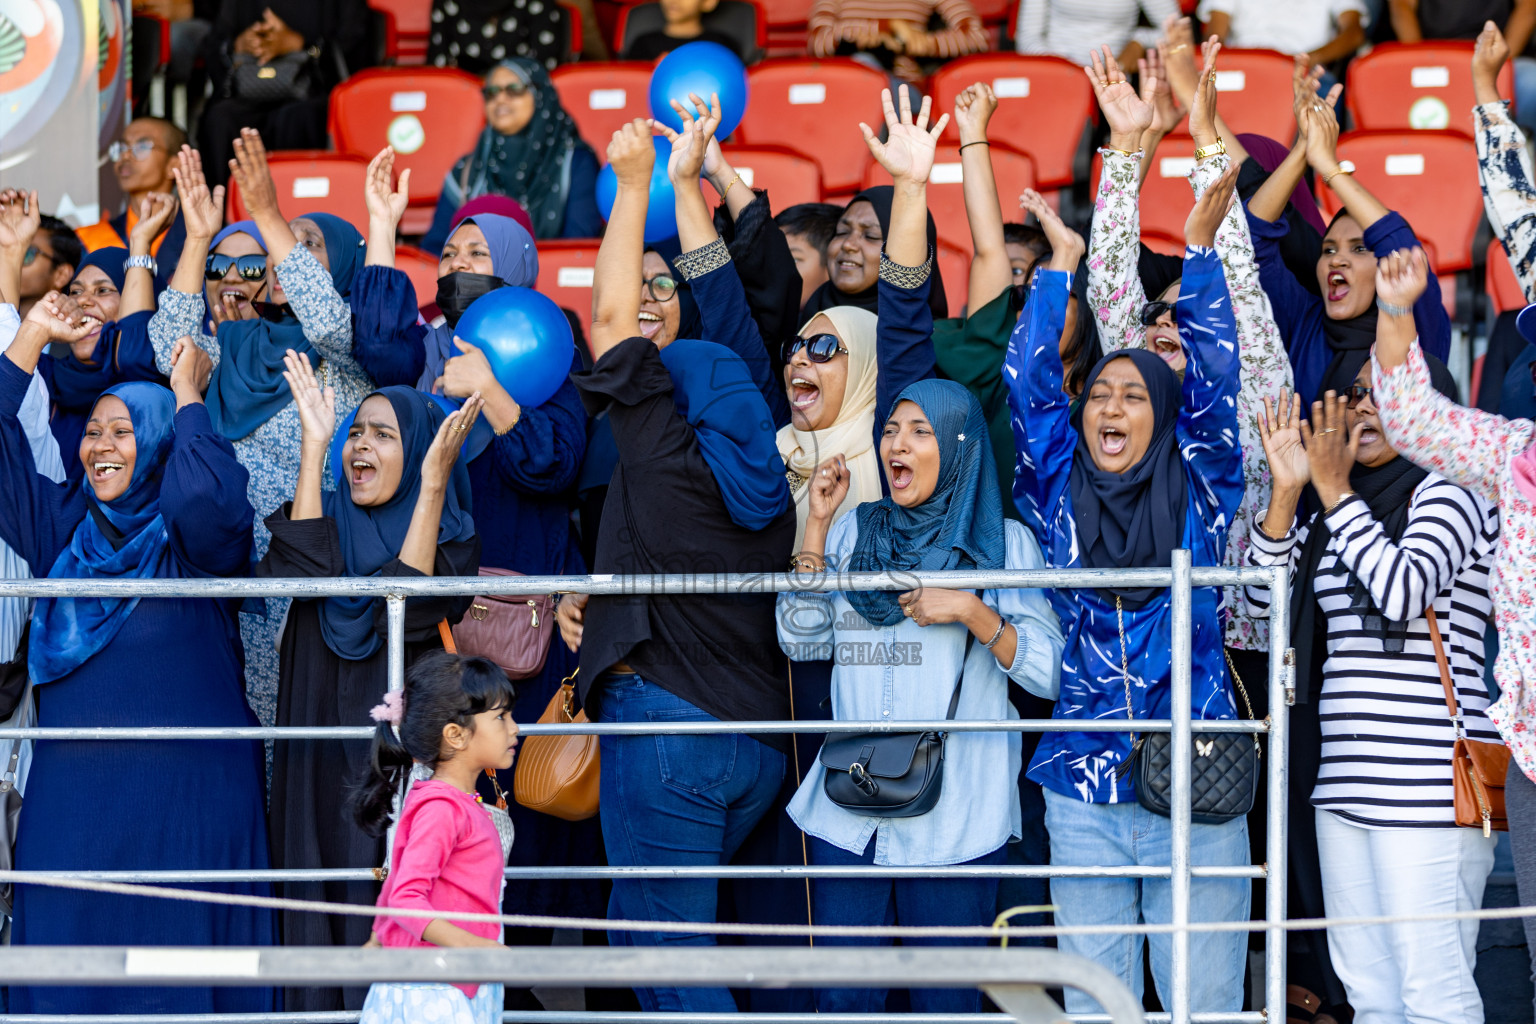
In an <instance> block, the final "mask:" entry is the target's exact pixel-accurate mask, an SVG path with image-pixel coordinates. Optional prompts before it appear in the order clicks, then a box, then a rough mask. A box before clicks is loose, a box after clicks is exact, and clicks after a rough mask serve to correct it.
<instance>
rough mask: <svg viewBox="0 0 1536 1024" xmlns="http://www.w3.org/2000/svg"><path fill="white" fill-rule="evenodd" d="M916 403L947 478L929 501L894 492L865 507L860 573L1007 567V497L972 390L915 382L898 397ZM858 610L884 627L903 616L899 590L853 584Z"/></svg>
mask: <svg viewBox="0 0 1536 1024" xmlns="http://www.w3.org/2000/svg"><path fill="white" fill-rule="evenodd" d="M902 402H913V403H915V404H916V405H917V406H918V408H920V409H922V410H923V415H924V416H926V417H927V418H928V422H929V423H931V424H932V425H933V431H934V435H935V437H936V438H937V439H938V442H939V481H938V483H937V484H936V485H935V486H934V489H933V494H931V495H930V496H929V497H928V500H927V501H925V502H923V503H922V504H921V505H918V506H916V507H915V508H903V507H902V506H900V505H898V504H896V502H894V501H892V500H891V498H890V497H889V496H887V497H884V498H881V499H880V500H879V501H866V502H864V503H863V504H862V505H860V506H858V509H857V512H856V514H857V515H858V517H859V519H858V523H859V537H858V541H857V542H856V543H855V545H854V549H853V554H852V556H851V557H850V559H849V562H848V568H849V570H850V571H853V572H930V571H935V570H940V569H1001V568H1002V567H1003V565H1004V562H1005V561H1006V559H1007V539H1006V534H1005V533H1004V526H1003V502H1002V498H1001V496H1000V495H999V494H998V490H997V471H996V469H995V468H994V466H993V464H992V455H991V441H990V440H989V437H988V434H987V420H986V416H985V415H984V414H983V413H982V411H981V405H980V404H978V403H977V401H976V399H975V397H974V396H972V394H971V393H970V392H969V391H968V390H966V389H965V388H964V387H963V386H961V385H959V384H956V383H955V382H954V381H950V380H937V379H933V380H922V381H918V382H917V383H916V384H911V385H908V386H907V387H906V388H905V389H904V390H903V391H902V392H901V394H899V395H897V396H896V400H895V401H894V402H892V403H891V408H890V410H889V412H888V413H887V418H889V416H890V415H893V414H894V413H895V411H896V406H898V405H900V404H901V403H902ZM845 596H846V597H847V598H848V603H849V604H851V605H853V608H854V610H855V611H857V612H858V613H859V614H860V615H862V616H864V618H866V619H868V620H869V621H870V622H871V623H873V624H874V625H876V626H893V625H895V624H896V623H898V622H900V621H901V619H902V611H901V605H900V604H899V603H898V602H897V600H896V597H897V595H896V593H895V592H894V591H885V590H850V591H847V592H846V593H845Z"/></svg>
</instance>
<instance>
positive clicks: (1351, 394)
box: [1344, 384, 1376, 409]
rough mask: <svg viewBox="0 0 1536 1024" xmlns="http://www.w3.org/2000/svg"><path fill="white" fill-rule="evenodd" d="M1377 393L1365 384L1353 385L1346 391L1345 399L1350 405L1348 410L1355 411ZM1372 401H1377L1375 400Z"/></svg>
mask: <svg viewBox="0 0 1536 1024" xmlns="http://www.w3.org/2000/svg"><path fill="white" fill-rule="evenodd" d="M1375 393H1376V389H1375V388H1368V387H1366V386H1365V385H1364V384H1351V385H1350V386H1349V387H1347V388H1345V389H1344V399H1345V401H1346V402H1347V403H1348V408H1350V409H1353V408H1354V407H1355V406H1357V405H1359V404H1360V403H1361V402H1363V401H1365V400H1366V399H1367V398H1370V397H1371V396H1372V395H1374V394H1375ZM1371 400H1372V401H1375V399H1371Z"/></svg>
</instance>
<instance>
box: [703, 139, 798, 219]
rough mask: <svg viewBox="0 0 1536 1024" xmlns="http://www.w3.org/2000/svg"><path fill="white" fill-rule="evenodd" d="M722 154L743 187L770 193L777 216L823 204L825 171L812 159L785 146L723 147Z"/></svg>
mask: <svg viewBox="0 0 1536 1024" xmlns="http://www.w3.org/2000/svg"><path fill="white" fill-rule="evenodd" d="M721 151H722V152H723V153H724V154H725V158H726V160H728V161H729V162H730V165H731V166H732V167H734V168H736V173H737V174H740V175H741V180H742V184H745V185H746V186H747V187H748V188H764V189H767V190H768V198H769V199H770V200H772V202H773V209H774V211H775V212H777V211H779V210H787V209H789V208H790V207H791V206H797V205H799V204H800V203H819V202H821V168H819V167H817V166H816V161H814V160H812V159H810V158H809V157H805V156H801V155H800V154H799V153H796V152H795V151H794V150H792V149H785V148H784V147H782V146H722V147H721ZM737 187H738V188H739V187H740V186H739V185H738V186H737ZM706 194H707V193H706Z"/></svg>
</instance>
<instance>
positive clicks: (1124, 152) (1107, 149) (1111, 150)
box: [1100, 146, 1137, 156]
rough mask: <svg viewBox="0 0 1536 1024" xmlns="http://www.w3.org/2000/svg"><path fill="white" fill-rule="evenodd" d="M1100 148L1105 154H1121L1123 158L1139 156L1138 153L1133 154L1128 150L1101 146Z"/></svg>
mask: <svg viewBox="0 0 1536 1024" xmlns="http://www.w3.org/2000/svg"><path fill="white" fill-rule="evenodd" d="M1100 148H1101V149H1102V150H1103V151H1104V152H1106V153H1119V154H1120V155H1121V156H1136V155H1137V154H1136V153H1133V152H1131V151H1130V150H1128V149H1116V148H1115V147H1114V146H1101V147H1100Z"/></svg>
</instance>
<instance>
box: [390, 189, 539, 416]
mask: <svg viewBox="0 0 1536 1024" xmlns="http://www.w3.org/2000/svg"><path fill="white" fill-rule="evenodd" d="M465 224H474V225H476V226H477V227H479V228H480V233H481V234H483V235H485V243H486V246H487V247H488V248H489V249H490V250H491V272H492V273H494V274H495V275H496V276H497V277H499V278H501V280H502V283H503V284H508V285H512V286H513V287H518V288H533V287H535V286H536V285H537V284H538V281H539V250H538V248H537V247H536V246H535V245H534V242H533V236H532V235H530V234H529V233H528V229H527V228H525V227H523V226H522V225H521V224H519V223H518V222H517V221H515V220H513V219H512V218H511V217H502V216H498V215H497V214H494V213H477V214H475V215H474V216H473V217H465V218H464V220H463V221H462V222H461V223H460V225H459V227H463V226H464V225H465ZM454 230H458V229H457V228H455V229H454ZM449 237H450V238H452V237H453V236H451V235H450V236H449ZM446 244H447V243H444V245H445V246H446ZM453 330H454V329H453V327H452V326H450V325H449V324H446V323H444V324H440V325H438V326H437V327H431V328H428V329H427V336H426V338H425V340H424V342H423V343H424V344H425V346H426V350H427V363H426V368H425V369H423V370H422V371H421V379H420V380H418V381H417V382H416V386H417V387H418V388H420V389H421V390H422V391H431V390H432V385H433V384H434V383H436V381H437V378H439V377H441V376H442V375H443V365H444V364H445V363H447V362H448V360H450V359H452V358H453V357H454V356H456V355H458V354H459V350H458V349H456V348H454V347H453Z"/></svg>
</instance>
